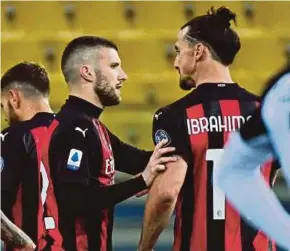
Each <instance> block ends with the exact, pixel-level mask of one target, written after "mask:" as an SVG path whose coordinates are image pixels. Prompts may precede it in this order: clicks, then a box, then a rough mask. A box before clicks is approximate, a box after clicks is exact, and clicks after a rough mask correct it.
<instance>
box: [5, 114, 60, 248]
mask: <svg viewBox="0 0 290 251" xmlns="http://www.w3.org/2000/svg"><path fill="white" fill-rule="evenodd" d="M53 117H54V116H53V114H50V113H38V114H36V115H35V116H34V117H33V118H32V119H31V120H28V121H25V122H20V123H18V124H15V125H13V126H11V127H9V128H7V129H6V130H4V131H3V132H2V133H1V150H2V151H1V197H2V205H1V209H2V210H3V212H4V213H5V214H6V215H7V217H8V218H9V219H10V220H11V221H12V222H13V223H15V224H16V225H17V226H18V227H20V228H21V229H22V230H23V231H24V232H25V233H26V234H27V235H28V236H29V237H30V238H31V239H32V240H33V241H34V242H35V243H36V244H37V250H55V251H57V250H62V248H61V245H62V244H61V242H62V238H61V236H60V234H59V232H58V228H57V222H58V210H57V205H56V201H55V196H54V189H53V184H52V181H51V177H50V170H49V169H47V168H45V166H44V165H43V163H42V161H41V154H42V143H43V138H44V136H45V135H46V133H47V128H48V125H49V124H50V122H51V121H52V119H53ZM7 250H13V249H12V248H11V247H8V246H7Z"/></svg>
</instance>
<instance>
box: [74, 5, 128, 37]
mask: <svg viewBox="0 0 290 251" xmlns="http://www.w3.org/2000/svg"><path fill="white" fill-rule="evenodd" d="M73 3H74V5H75V6H76V9H77V12H76V22H78V23H79V24H80V28H81V30H82V32H84V33H86V34H87V33H89V34H94V35H97V36H100V34H103V33H104V32H105V33H107V32H109V33H110V32H112V33H113V34H114V33H117V32H119V31H120V30H123V29H128V28H130V23H129V22H127V20H126V18H125V15H124V7H125V3H124V2H123V1H113V2H111V1H108V2H106V1H100V2H98V1H95V2H94V1H78V2H73Z"/></svg>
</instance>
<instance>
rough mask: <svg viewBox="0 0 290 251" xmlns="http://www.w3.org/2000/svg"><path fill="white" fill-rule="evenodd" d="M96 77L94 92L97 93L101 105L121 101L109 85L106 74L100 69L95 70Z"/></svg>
mask: <svg viewBox="0 0 290 251" xmlns="http://www.w3.org/2000/svg"><path fill="white" fill-rule="evenodd" d="M95 73H96V76H97V79H96V82H95V87H94V92H95V94H97V95H98V97H99V99H100V101H101V103H102V104H103V106H114V105H118V104H120V102H121V97H120V96H119V95H118V94H117V93H116V89H115V88H114V87H113V86H110V83H109V81H108V79H107V77H106V76H104V75H103V74H102V73H101V71H99V70H96V71H95Z"/></svg>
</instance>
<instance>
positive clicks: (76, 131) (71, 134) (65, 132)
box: [49, 116, 95, 148]
mask: <svg viewBox="0 0 290 251" xmlns="http://www.w3.org/2000/svg"><path fill="white" fill-rule="evenodd" d="M49 130H50V133H51V141H50V146H52V147H57V148H58V147H60V146H63V145H64V144H69V143H78V144H82V142H84V143H86V142H88V141H89V140H90V139H91V138H92V136H93V135H95V128H94V124H93V121H92V120H90V119H89V118H86V117H81V116H74V117H70V118H69V119H63V118H59V116H57V117H56V119H55V120H54V121H53V122H52V124H51V125H50V128H49Z"/></svg>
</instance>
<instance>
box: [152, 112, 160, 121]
mask: <svg viewBox="0 0 290 251" xmlns="http://www.w3.org/2000/svg"><path fill="white" fill-rule="evenodd" d="M161 114H162V112H159V113H156V114H155V115H154V118H156V119H157V120H158V118H159V116H160V115H161Z"/></svg>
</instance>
